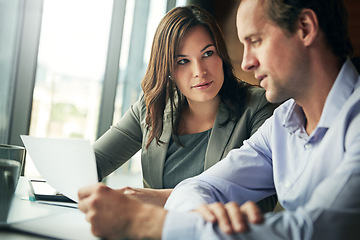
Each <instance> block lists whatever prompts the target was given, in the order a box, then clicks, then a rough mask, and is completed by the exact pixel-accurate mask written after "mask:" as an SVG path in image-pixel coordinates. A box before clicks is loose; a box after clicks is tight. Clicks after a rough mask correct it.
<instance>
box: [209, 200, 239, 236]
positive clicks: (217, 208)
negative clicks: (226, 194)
mask: <svg viewBox="0 0 360 240" xmlns="http://www.w3.org/2000/svg"><path fill="white" fill-rule="evenodd" d="M209 208H210V209H211V211H212V212H213V214H215V217H216V219H217V222H218V225H219V227H220V229H221V231H223V232H225V233H227V234H231V233H233V232H234V230H233V229H232V227H231V224H230V220H229V217H228V213H227V211H226V209H225V207H224V205H223V204H221V203H213V204H210V205H209Z"/></svg>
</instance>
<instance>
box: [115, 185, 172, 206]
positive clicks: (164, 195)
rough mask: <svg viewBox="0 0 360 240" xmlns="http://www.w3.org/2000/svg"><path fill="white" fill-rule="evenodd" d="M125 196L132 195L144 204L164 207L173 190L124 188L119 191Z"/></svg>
mask: <svg viewBox="0 0 360 240" xmlns="http://www.w3.org/2000/svg"><path fill="white" fill-rule="evenodd" d="M119 191H121V192H123V193H124V194H128V195H131V196H133V197H136V198H137V199H139V200H141V201H142V202H144V203H151V204H155V205H158V206H161V207H163V206H164V205H165V202H166V200H167V199H168V197H169V195H170V193H171V192H172V189H151V188H132V187H124V188H122V189H119Z"/></svg>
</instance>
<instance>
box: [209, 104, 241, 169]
mask: <svg viewBox="0 0 360 240" xmlns="http://www.w3.org/2000/svg"><path fill="white" fill-rule="evenodd" d="M228 114H229V112H228V110H227V109H226V108H225V106H224V103H223V102H221V104H220V107H219V111H218V113H217V115H216V119H215V123H214V126H213V129H212V131H211V135H210V139H209V143H208V146H207V150H206V154H205V163H204V170H206V169H208V168H209V167H211V166H212V165H214V164H215V163H217V162H218V161H220V159H222V158H223V153H224V151H225V148H226V146H227V144H228V141H229V139H230V136H231V134H232V132H233V130H234V127H235V122H234V121H230V122H228V123H227V124H226V125H225V126H223V127H220V126H219V125H220V124H221V123H223V122H225V121H226V119H227V117H228ZM215 136H216V137H215Z"/></svg>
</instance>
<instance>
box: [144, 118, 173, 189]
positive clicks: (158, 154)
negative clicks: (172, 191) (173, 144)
mask: <svg viewBox="0 0 360 240" xmlns="http://www.w3.org/2000/svg"><path fill="white" fill-rule="evenodd" d="M170 137H171V118H170V114H165V116H164V126H163V132H162V134H161V137H160V140H161V141H163V142H164V144H160V145H157V144H156V141H155V140H154V141H153V142H152V143H151V144H150V146H149V148H148V150H147V154H146V160H145V161H146V162H147V171H148V174H147V178H148V179H149V180H150V181H149V182H148V184H150V186H151V187H152V188H155V189H159V188H163V171H164V163H165V159H166V153H167V149H168V147H169V141H170Z"/></svg>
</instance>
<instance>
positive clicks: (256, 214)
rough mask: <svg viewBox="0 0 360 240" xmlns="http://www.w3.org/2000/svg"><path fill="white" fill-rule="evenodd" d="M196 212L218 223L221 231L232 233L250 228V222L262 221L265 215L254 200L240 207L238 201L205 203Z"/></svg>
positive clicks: (209, 220)
mask: <svg viewBox="0 0 360 240" xmlns="http://www.w3.org/2000/svg"><path fill="white" fill-rule="evenodd" d="M195 212H198V213H200V214H201V215H202V216H203V217H204V219H205V220H206V221H208V222H212V223H216V222H217V223H218V225H219V227H220V229H221V231H223V232H225V233H227V234H232V233H240V232H245V231H247V230H248V222H250V223H255V224H256V223H261V222H262V221H263V215H262V213H261V211H260V209H259V207H258V206H257V205H256V204H255V203H254V202H246V203H244V204H243V205H241V206H240V207H239V205H238V204H237V203H236V202H229V203H227V204H225V205H223V204H222V203H218V202H216V203H212V204H203V205H201V206H200V207H198V208H197V209H196V210H195Z"/></svg>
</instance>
